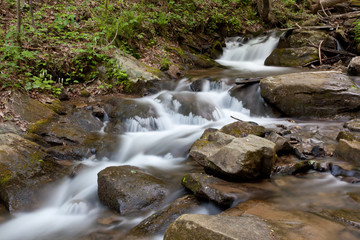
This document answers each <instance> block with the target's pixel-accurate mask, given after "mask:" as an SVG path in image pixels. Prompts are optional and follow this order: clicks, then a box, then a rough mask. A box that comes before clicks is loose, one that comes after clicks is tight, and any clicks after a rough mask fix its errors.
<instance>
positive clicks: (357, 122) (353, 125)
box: [344, 119, 360, 132]
mask: <svg viewBox="0 0 360 240" xmlns="http://www.w3.org/2000/svg"><path fill="white" fill-rule="evenodd" d="M344 127H346V128H348V129H349V130H350V131H352V132H360V119H353V120H350V121H348V122H346V123H345V124H344Z"/></svg>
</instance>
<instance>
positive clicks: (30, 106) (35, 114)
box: [10, 93, 56, 123]
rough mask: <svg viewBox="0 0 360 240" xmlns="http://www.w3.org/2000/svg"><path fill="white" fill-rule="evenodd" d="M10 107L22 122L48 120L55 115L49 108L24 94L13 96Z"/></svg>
mask: <svg viewBox="0 0 360 240" xmlns="http://www.w3.org/2000/svg"><path fill="white" fill-rule="evenodd" d="M10 105H11V107H12V108H13V110H14V112H15V113H16V114H18V115H19V116H20V118H21V119H22V120H25V121H28V122H31V123H33V122H36V121H39V120H42V119H48V118H51V117H54V116H55V115H56V113H55V112H54V111H53V110H52V109H51V108H50V107H49V106H47V105H45V104H43V103H41V102H39V101H37V100H35V99H32V98H30V97H29V96H27V95H25V94H20V93H18V94H14V95H13V99H12V102H11V103H10Z"/></svg>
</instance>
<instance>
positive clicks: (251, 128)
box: [220, 121, 265, 137]
mask: <svg viewBox="0 0 360 240" xmlns="http://www.w3.org/2000/svg"><path fill="white" fill-rule="evenodd" d="M220 132H223V133H226V134H229V135H231V136H234V137H243V136H246V135H249V134H252V135H256V136H259V137H264V136H265V128H264V127H263V126H259V125H258V124H257V123H254V122H244V121H236V122H233V123H230V124H227V125H225V126H224V127H222V128H221V129H220Z"/></svg>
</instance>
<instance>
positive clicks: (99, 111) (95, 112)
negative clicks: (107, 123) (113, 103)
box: [92, 106, 105, 119]
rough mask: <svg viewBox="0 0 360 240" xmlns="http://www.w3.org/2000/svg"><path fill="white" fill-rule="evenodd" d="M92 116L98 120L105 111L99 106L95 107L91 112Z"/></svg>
mask: <svg viewBox="0 0 360 240" xmlns="http://www.w3.org/2000/svg"><path fill="white" fill-rule="evenodd" d="M92 114H93V115H94V116H95V117H98V118H100V119H102V118H104V116H105V110H104V109H103V108H101V107H99V106H95V107H94V108H93V110H92Z"/></svg>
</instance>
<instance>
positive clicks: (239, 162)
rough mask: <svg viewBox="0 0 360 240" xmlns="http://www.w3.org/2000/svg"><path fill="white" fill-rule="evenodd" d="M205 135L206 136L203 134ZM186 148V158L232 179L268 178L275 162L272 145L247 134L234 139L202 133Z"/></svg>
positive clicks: (218, 133)
mask: <svg viewBox="0 0 360 240" xmlns="http://www.w3.org/2000/svg"><path fill="white" fill-rule="evenodd" d="M205 133H206V134H205ZM205 133H204V135H205V136H206V135H207V139H205V138H204V137H205V136H203V137H202V138H201V139H199V140H197V141H196V142H195V143H194V144H193V146H192V147H191V149H190V156H191V157H193V158H194V159H195V161H197V162H198V163H199V164H200V165H201V166H203V167H204V168H205V170H207V171H209V172H212V173H213V174H216V175H219V176H222V177H226V178H232V179H235V180H252V179H258V178H264V177H265V178H266V177H269V176H270V173H271V169H272V166H273V163H274V161H275V144H274V143H273V142H271V141H269V140H267V139H264V138H261V137H258V136H255V135H248V136H247V137H244V138H236V137H233V136H231V135H228V134H225V133H222V132H205Z"/></svg>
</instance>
